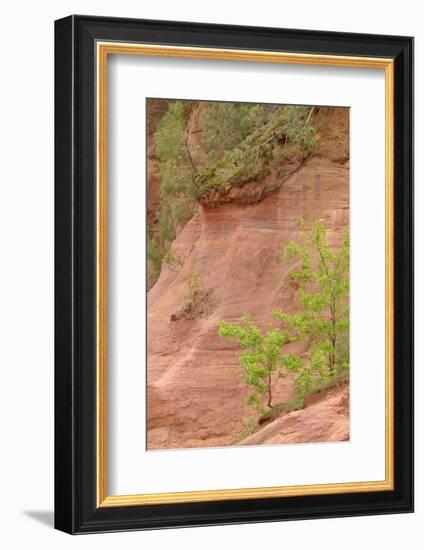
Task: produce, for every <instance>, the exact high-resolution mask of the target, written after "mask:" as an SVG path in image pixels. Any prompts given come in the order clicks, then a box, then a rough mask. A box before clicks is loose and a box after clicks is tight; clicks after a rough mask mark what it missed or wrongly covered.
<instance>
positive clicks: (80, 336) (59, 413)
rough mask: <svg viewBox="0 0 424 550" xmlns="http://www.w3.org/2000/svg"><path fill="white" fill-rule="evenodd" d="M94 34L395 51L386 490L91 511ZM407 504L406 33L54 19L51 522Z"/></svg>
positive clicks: (190, 520)
mask: <svg viewBox="0 0 424 550" xmlns="http://www.w3.org/2000/svg"><path fill="white" fill-rule="evenodd" d="M99 40H106V41H122V42H127V43H128V42H144V43H151V44H167V45H179V46H201V47H210V48H213V47H215V48H228V49H239V50H249V49H254V50H264V51H272V52H273V51H277V52H281V51H282V52H293V53H299V52H301V53H311V54H329V55H335V56H359V57H379V58H381V57H383V58H390V59H393V60H394V69H395V70H394V94H395V95H394V258H395V259H394V281H395V287H394V318H395V328H394V480H395V485H394V490H391V491H377V492H361V493H347V494H327V495H311V496H293V497H282V498H261V499H249V500H231V501H219V502H193V503H180V504H157V505H146V506H122V507H120V506H118V507H109V508H108V507H106V508H99V507H97V504H96V502H97V501H96V490H97V489H96V487H97V483H96V261H95V258H96V186H95V182H96V144H95V132H96V103H95V93H94V91H95V86H96V70H95V62H96V59H95V55H96V49H95V44H96V42H97V41H99ZM412 511H413V39H412V38H410V37H402V36H378V35H369V34H348V33H336V32H321V31H319V32H318V31H310V30H292V29H277V28H259V27H242V26H227V25H209V24H201V23H181V22H179V23H176V22H168V21H149V20H133V19H121V18H109V17H90V16H79V15H73V16H70V17H66V18H64V19H60V20H58V21H56V22H55V527H56V528H57V529H60V530H62V531H65V532H68V533H72V534H76V533H94V532H104V531H122V530H132V529H156V528H166V527H181V526H198V525H216V524H231V523H250V522H265V521H280V520H295V519H307V518H326V517H337V516H360V515H370V514H388V513H400V512H412Z"/></svg>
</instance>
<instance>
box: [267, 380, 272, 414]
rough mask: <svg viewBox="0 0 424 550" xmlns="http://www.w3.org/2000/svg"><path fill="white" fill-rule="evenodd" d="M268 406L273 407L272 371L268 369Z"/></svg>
mask: <svg viewBox="0 0 424 550" xmlns="http://www.w3.org/2000/svg"><path fill="white" fill-rule="evenodd" d="M268 407H269V408H270V409H272V389H271V371H270V370H269V371H268Z"/></svg>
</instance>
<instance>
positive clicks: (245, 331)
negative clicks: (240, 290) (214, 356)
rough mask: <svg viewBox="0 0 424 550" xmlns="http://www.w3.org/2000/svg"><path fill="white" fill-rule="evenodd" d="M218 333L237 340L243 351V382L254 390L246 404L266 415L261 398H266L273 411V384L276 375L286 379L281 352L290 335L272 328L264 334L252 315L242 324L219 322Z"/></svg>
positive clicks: (243, 319) (244, 317)
mask: <svg viewBox="0 0 424 550" xmlns="http://www.w3.org/2000/svg"><path fill="white" fill-rule="evenodd" d="M218 334H219V335H220V336H221V337H222V338H225V339H226V340H228V341H234V340H236V341H237V342H238V344H239V346H240V348H241V350H242V351H241V352H240V354H239V360H240V365H241V367H242V370H243V380H244V381H245V382H246V384H247V385H248V386H250V387H251V389H252V393H250V394H249V396H248V397H247V400H246V404H247V405H250V406H252V407H253V408H254V409H255V410H256V411H257V412H259V413H261V412H263V409H262V406H261V397H262V396H263V395H265V394H266V395H267V406H268V408H269V409H270V408H272V383H273V377H274V374H277V375H278V376H279V377H283V376H284V375H285V373H284V372H283V370H282V368H283V366H284V359H283V357H282V355H281V349H282V347H283V346H284V344H286V343H287V342H288V340H289V335H288V333H287V332H284V331H281V330H279V329H277V328H274V327H272V326H271V327H270V328H269V330H268V331H267V332H266V333H263V332H262V331H261V330H260V329H259V328H258V327H257V326H256V325H254V324H253V323H252V321H251V319H250V316H249V315H243V317H242V318H241V322H240V323H230V322H227V321H220V322H219V324H218Z"/></svg>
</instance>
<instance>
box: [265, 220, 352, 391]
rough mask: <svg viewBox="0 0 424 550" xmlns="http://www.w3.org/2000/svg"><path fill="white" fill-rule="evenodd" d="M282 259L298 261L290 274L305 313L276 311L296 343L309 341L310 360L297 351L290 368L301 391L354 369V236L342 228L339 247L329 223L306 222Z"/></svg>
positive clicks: (285, 250)
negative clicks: (351, 286) (351, 296)
mask: <svg viewBox="0 0 424 550" xmlns="http://www.w3.org/2000/svg"><path fill="white" fill-rule="evenodd" d="M283 259H284V260H285V261H291V260H293V259H297V260H298V263H297V266H296V267H294V268H293V269H292V270H291V271H290V277H291V279H292V281H293V282H294V283H295V284H296V286H297V288H298V301H299V305H300V306H301V312H300V313H297V314H294V315H287V314H285V313H283V312H281V311H279V310H275V311H274V312H273V316H274V318H276V319H279V320H280V321H282V323H283V326H284V327H285V329H286V330H288V331H289V334H290V336H291V338H292V340H293V341H305V340H306V341H308V343H309V354H308V357H307V358H306V359H303V358H302V357H299V356H296V355H292V356H290V357H289V356H287V357H286V358H285V367H286V368H287V369H288V370H290V371H292V372H295V373H296V378H295V385H296V388H297V390H298V392H299V393H300V395H306V394H308V393H310V392H311V391H312V389H313V388H314V387H315V386H317V385H318V386H319V385H322V384H325V383H327V381H329V380H331V379H332V378H334V377H335V376H336V375H338V374H340V372H343V371H346V370H347V369H348V368H349V301H348V297H349V235H348V232H347V231H346V232H343V234H342V236H341V243H340V246H339V247H338V249H337V250H332V248H331V247H330V245H329V243H328V238H327V230H326V228H325V225H324V222H323V221H322V220H318V221H317V222H315V223H314V224H313V226H312V228H311V230H310V231H308V230H307V229H306V228H305V226H304V224H303V222H302V221H301V232H300V242H295V241H290V242H289V243H288V244H287V245H286V246H285V248H284V250H283Z"/></svg>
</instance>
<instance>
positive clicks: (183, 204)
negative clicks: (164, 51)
mask: <svg viewBox="0 0 424 550" xmlns="http://www.w3.org/2000/svg"><path fill="white" fill-rule="evenodd" d="M189 106H190V103H189V102H185V101H174V102H172V103H170V104H169V106H168V110H167V112H166V113H165V115H164V116H163V118H162V120H161V121H160V122H159V124H158V127H157V130H156V132H155V135H154V140H155V151H156V155H157V156H158V158H159V161H160V169H159V172H160V176H161V184H160V198H161V200H160V209H159V212H158V223H157V225H156V226H155V228H154V231H152V233H153V235H152V236H151V242H150V247H149V248H150V252H149V251H148V258H149V259H151V261H152V264H153V268H152V270H153V273H154V281H155V280H156V279H157V277H159V274H160V269H161V265H162V261H163V260H165V262H166V263H167V264H168V266H169V267H170V268H171V269H173V268H174V267H175V264H174V262H172V261H168V260H169V259H170V258H171V257H170V256H169V253H170V246H171V243H172V241H173V240H174V239H175V237H176V231H177V228H178V227H183V226H184V225H185V224H186V223H187V221H188V220H189V219H190V218H191V217H192V216H193V214H194V212H195V210H196V204H195V199H194V176H195V172H196V169H195V166H194V164H193V161H192V158H191V155H190V151H189V149H188V146H187V135H188V134H187V112H188V108H189ZM148 250H149V249H148Z"/></svg>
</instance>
